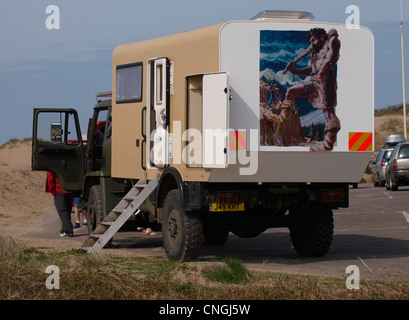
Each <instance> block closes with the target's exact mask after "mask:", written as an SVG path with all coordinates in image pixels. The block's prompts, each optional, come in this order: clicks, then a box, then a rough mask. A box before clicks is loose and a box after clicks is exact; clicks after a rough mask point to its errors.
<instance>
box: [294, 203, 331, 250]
mask: <svg viewBox="0 0 409 320" xmlns="http://www.w3.org/2000/svg"><path fill="white" fill-rule="evenodd" d="M289 229H290V237H291V241H292V243H293V246H294V248H295V250H296V251H297V253H298V254H299V255H300V256H305V257H319V256H323V255H325V254H326V253H327V252H328V250H329V248H330V247H331V242H332V235H333V233H334V217H333V213H332V210H331V209H327V208H317V209H316V211H315V210H311V209H309V210H308V211H307V212H302V213H301V212H300V213H296V217H295V218H294V219H293V222H292V223H291V225H290V227H289Z"/></svg>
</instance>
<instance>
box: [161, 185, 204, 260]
mask: <svg viewBox="0 0 409 320" xmlns="http://www.w3.org/2000/svg"><path fill="white" fill-rule="evenodd" d="M162 240H163V245H164V247H165V251H166V255H167V256H168V258H169V259H170V260H181V261H187V260H194V259H196V258H197V257H198V256H199V254H200V251H201V249H202V242H203V226H202V221H201V216H200V213H198V212H185V211H184V210H182V203H181V196H180V192H179V190H171V191H169V193H168V194H167V195H166V198H165V201H164V203H163V217H162Z"/></svg>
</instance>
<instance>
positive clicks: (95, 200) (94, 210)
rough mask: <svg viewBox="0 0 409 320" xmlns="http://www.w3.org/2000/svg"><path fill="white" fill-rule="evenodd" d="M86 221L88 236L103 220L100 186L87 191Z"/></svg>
mask: <svg viewBox="0 0 409 320" xmlns="http://www.w3.org/2000/svg"><path fill="white" fill-rule="evenodd" d="M87 219H88V234H91V233H92V232H93V231H94V230H95V229H96V227H98V226H99V224H100V223H101V221H102V220H104V211H103V204H102V190H101V186H100V185H95V186H92V187H91V190H90V191H89V198H88V206H87Z"/></svg>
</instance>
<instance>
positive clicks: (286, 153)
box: [209, 21, 374, 182]
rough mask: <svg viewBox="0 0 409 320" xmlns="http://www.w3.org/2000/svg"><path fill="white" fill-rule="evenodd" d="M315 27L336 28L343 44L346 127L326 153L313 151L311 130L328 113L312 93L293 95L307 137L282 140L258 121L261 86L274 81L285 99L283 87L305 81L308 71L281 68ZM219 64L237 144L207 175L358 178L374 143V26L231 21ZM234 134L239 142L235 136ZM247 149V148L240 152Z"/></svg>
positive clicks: (340, 110)
mask: <svg viewBox="0 0 409 320" xmlns="http://www.w3.org/2000/svg"><path fill="white" fill-rule="evenodd" d="M316 27H319V28H323V29H325V30H326V31H327V32H328V31H329V30H330V29H336V31H337V32H338V36H339V40H340V43H341V48H340V57H339V60H338V62H337V64H336V81H337V88H336V98H337V104H336V107H335V110H336V116H337V117H338V118H339V120H340V124H341V129H340V131H339V132H338V135H337V142H336V144H335V145H334V148H333V150H332V151H328V152H312V151H310V146H311V145H313V144H314V143H316V144H317V143H319V140H320V139H319V138H316V139H315V140H314V137H312V135H313V131H314V130H315V129H316V128H313V127H314V126H316V127H317V128H318V127H319V125H320V126H321V131H322V128H323V127H324V126H325V124H326V122H327V121H328V120H327V119H326V118H325V116H324V112H323V111H322V109H318V108H316V107H314V106H313V105H312V104H311V103H310V105H309V101H308V99H303V100H296V110H298V113H299V117H300V122H301V126H302V127H303V135H304V138H305V141H302V142H300V141H298V142H297V143H294V144H291V143H290V144H288V143H283V141H282V140H283V137H277V136H276V137H274V132H272V131H271V130H270V131H269V132H268V134H267V135H266V136H263V137H262V136H261V135H262V131H261V129H262V128H261V126H260V123H261V122H260V117H261V116H260V106H261V104H262V102H263V103H265V101H262V100H263V99H264V100H265V94H261V93H260V92H261V91H262V90H261V86H263V87H264V88H266V87H265V86H266V85H268V84H269V83H271V82H273V84H274V85H275V86H276V87H278V88H279V90H280V96H281V98H282V100H283V101H284V99H285V93H286V90H288V89H289V88H290V87H291V86H293V85H296V84H299V83H301V82H303V81H305V77H300V76H294V75H293V74H292V73H290V72H288V73H286V74H284V73H283V70H284V68H285V66H286V63H288V62H289V61H291V60H292V59H294V58H295V57H296V56H297V55H298V54H299V53H300V52H301V51H302V50H303V49H306V48H307V47H308V45H309V41H308V38H307V37H306V34H307V32H308V31H309V30H310V29H312V28H316ZM309 58H310V57H309V56H307V57H306V58H305V59H303V60H302V61H300V62H298V63H297V68H300V67H305V66H307V63H308V60H309ZM220 71H221V72H224V71H225V72H228V74H229V83H230V88H231V96H232V100H231V101H230V117H229V126H230V128H231V129H232V130H233V131H236V135H234V134H233V135H230V142H231V143H232V144H233V146H231V147H230V148H229V149H230V150H229V163H230V164H229V166H228V168H227V169H220V170H219V169H213V170H212V173H211V175H210V179H209V181H212V182H218V181H220V182H222V181H223V182H226V181H237V182H246V181H247V182H359V181H360V179H361V177H362V174H363V172H364V170H365V168H366V166H367V164H368V161H369V159H370V157H371V155H372V152H373V145H374V141H373V139H374V136H373V132H374V39H373V35H372V33H371V31H370V30H368V29H367V28H364V27H361V28H360V29H352V30H350V29H348V28H347V27H346V26H345V25H340V24H327V23H319V22H313V21H300V22H294V21H240V22H228V23H226V24H225V25H224V26H223V27H222V28H221V31H220ZM264 92H266V91H265V89H264ZM262 95H263V96H262ZM313 129H314V130H313ZM317 130H318V129H317ZM237 132H238V133H239V134H240V135H237ZM268 135H270V136H268ZM232 136H233V137H234V136H235V137H236V138H237V137H240V138H237V139H238V140H240V141H236V142H234V141H232V139H234V138H232ZM322 136H323V133H322V132H321V139H322ZM239 144H240V145H239ZM237 149H238V150H237ZM242 149H244V150H247V153H246V154H243V153H241V157H240V156H238V154H239V153H240V151H241V150H242Z"/></svg>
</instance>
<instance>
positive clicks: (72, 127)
mask: <svg viewBox="0 0 409 320" xmlns="http://www.w3.org/2000/svg"><path fill="white" fill-rule="evenodd" d="M32 139H33V140H32V154H31V167H32V170H33V171H49V172H51V173H53V174H54V175H55V176H56V177H57V179H58V181H59V183H60V185H61V187H62V188H63V189H64V190H66V191H71V192H77V193H78V192H80V191H81V190H82V182H83V179H84V172H85V148H84V145H83V142H82V138H81V130H80V125H79V121H78V114H77V112H76V111H75V110H74V109H34V115H33V138H32Z"/></svg>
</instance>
